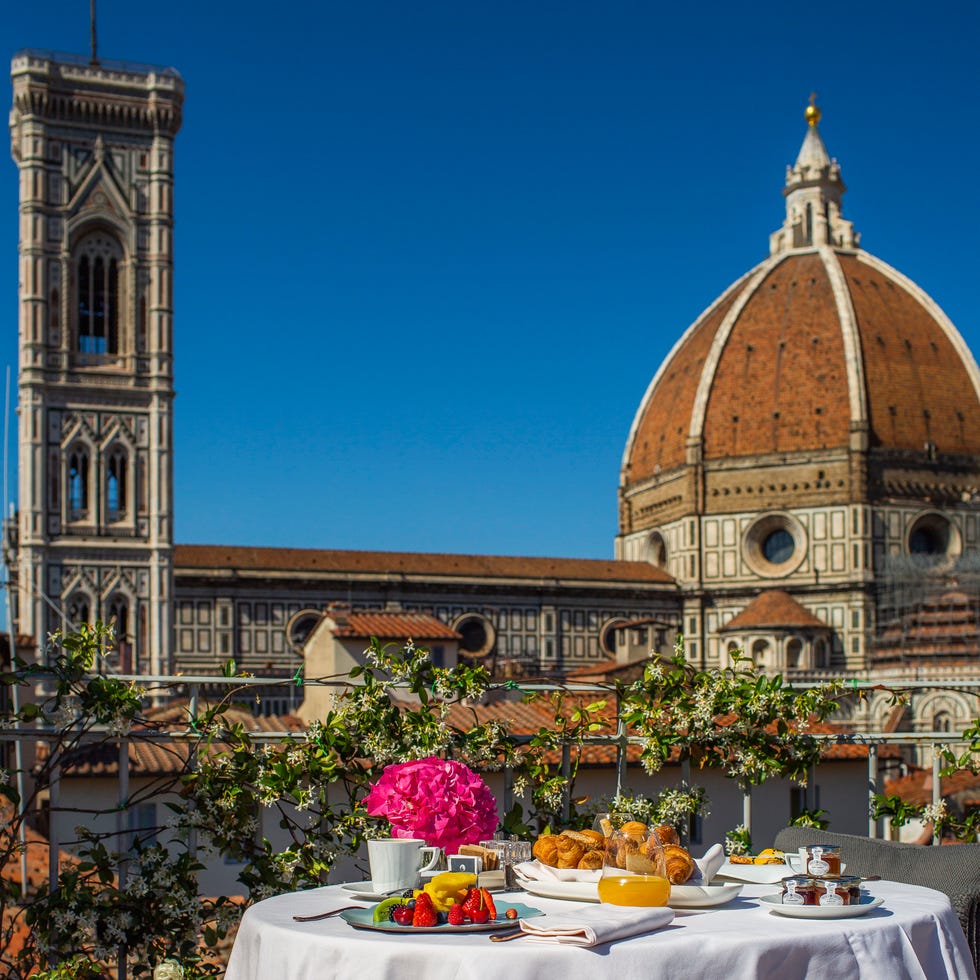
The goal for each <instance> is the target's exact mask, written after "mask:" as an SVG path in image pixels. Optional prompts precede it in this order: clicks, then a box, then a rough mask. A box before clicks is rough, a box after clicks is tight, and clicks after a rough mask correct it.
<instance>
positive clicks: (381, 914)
mask: <svg viewBox="0 0 980 980" xmlns="http://www.w3.org/2000/svg"><path fill="white" fill-rule="evenodd" d="M406 902H407V899H405V898H402V897H401V895H396V896H395V897H394V898H386V899H385V900H384V901H382V902H378V904H377V905H375V906H374V914H373V915H372V916H371V919H372V921H374V922H391V910H392V909H393V908H394V907H395V906H396V905H404V904H405V903H406Z"/></svg>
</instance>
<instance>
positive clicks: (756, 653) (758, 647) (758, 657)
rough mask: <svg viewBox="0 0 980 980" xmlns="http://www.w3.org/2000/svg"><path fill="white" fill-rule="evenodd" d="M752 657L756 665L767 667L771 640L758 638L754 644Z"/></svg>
mask: <svg viewBox="0 0 980 980" xmlns="http://www.w3.org/2000/svg"><path fill="white" fill-rule="evenodd" d="M752 659H753V661H755V665H756V667H765V666H766V662H767V661H768V659H769V642H768V641H767V640H756V641H755V643H753V644H752Z"/></svg>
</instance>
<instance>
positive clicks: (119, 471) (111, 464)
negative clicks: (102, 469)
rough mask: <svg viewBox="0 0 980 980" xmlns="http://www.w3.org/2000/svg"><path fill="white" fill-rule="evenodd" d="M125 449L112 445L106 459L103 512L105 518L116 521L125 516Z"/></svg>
mask: <svg viewBox="0 0 980 980" xmlns="http://www.w3.org/2000/svg"><path fill="white" fill-rule="evenodd" d="M126 470H127V459H126V450H125V449H123V448H122V447H121V446H114V447H113V448H112V449H111V450H110V451H109V455H108V458H107V460H106V474H105V498H106V499H105V512H106V519H107V520H110V521H118V520H121V519H122V518H123V517H125V516H126V499H127V497H126V493H127V489H128V488H127V482H128V481H127V479H126Z"/></svg>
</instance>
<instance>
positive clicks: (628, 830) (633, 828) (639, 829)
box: [619, 820, 647, 840]
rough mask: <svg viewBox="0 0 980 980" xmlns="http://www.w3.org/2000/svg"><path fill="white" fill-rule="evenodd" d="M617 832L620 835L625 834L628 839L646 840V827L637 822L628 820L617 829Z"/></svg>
mask: <svg viewBox="0 0 980 980" xmlns="http://www.w3.org/2000/svg"><path fill="white" fill-rule="evenodd" d="M619 832H620V833H621V834H626V835H627V836H629V837H637V838H642V839H643V840H646V837H647V825H646V824H645V823H640V821H639V820H630V821H628V822H627V823H624V824H623V826H622V827H620V828H619Z"/></svg>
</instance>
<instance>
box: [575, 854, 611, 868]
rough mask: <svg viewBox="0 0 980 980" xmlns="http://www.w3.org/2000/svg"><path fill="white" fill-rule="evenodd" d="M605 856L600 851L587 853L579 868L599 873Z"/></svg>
mask: <svg viewBox="0 0 980 980" xmlns="http://www.w3.org/2000/svg"><path fill="white" fill-rule="evenodd" d="M604 858H605V855H604V854H603V852H602V851H600V850H594V851H586V852H585V854H584V855H583V856H582V860H581V861H579V863H578V866H579V869H580V870H583V871H597V870H598V869H599V868H601V867H602V863H603V860H604Z"/></svg>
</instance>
